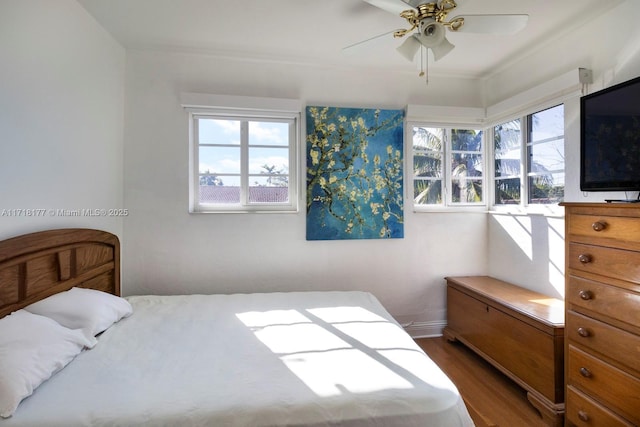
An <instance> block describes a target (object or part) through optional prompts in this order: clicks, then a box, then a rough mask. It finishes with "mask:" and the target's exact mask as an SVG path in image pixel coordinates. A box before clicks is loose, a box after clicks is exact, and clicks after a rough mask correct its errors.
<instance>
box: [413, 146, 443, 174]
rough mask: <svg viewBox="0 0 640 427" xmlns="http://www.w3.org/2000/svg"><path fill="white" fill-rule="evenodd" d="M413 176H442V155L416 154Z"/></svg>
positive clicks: (431, 153)
mask: <svg viewBox="0 0 640 427" xmlns="http://www.w3.org/2000/svg"><path fill="white" fill-rule="evenodd" d="M413 175H414V176H416V177H440V176H442V153H436V152H415V153H414V154H413Z"/></svg>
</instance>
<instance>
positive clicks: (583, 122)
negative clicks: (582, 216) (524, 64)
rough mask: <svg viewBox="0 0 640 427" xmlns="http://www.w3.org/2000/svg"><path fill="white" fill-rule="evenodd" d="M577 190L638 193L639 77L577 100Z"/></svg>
mask: <svg viewBox="0 0 640 427" xmlns="http://www.w3.org/2000/svg"><path fill="white" fill-rule="evenodd" d="M580 189H581V190H582V191H640V77H638V78H635V79H633V80H629V81H627V82H624V83H620V84H618V85H615V86H612V87H609V88H606V89H603V90H601V91H598V92H594V93H592V94H589V95H585V96H583V97H582V98H581V99H580ZM639 198H640V195H639Z"/></svg>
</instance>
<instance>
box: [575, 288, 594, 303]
mask: <svg viewBox="0 0 640 427" xmlns="http://www.w3.org/2000/svg"><path fill="white" fill-rule="evenodd" d="M578 295H580V298H581V299H583V300H585V301H588V300H590V299H592V298H593V294H592V293H591V291H585V290H584V289H583V290H581V291H580V292H579V293H578Z"/></svg>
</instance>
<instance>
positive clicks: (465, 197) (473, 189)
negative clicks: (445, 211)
mask: <svg viewBox="0 0 640 427" xmlns="http://www.w3.org/2000/svg"><path fill="white" fill-rule="evenodd" d="M451 184H452V185H451V190H452V191H451V193H452V195H451V197H452V199H453V203H481V202H482V180H481V179H462V178H461V179H456V178H454V179H452V180H451Z"/></svg>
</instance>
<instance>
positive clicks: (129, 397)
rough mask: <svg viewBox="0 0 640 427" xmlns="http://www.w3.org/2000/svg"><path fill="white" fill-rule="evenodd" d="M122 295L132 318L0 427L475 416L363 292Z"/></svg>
mask: <svg viewBox="0 0 640 427" xmlns="http://www.w3.org/2000/svg"><path fill="white" fill-rule="evenodd" d="M128 300H129V301H130V302H131V304H132V305H133V308H134V312H133V315H132V316H130V317H129V318H126V319H124V320H122V321H120V322H119V323H118V324H116V325H114V326H113V327H111V328H110V329H109V330H107V331H106V332H105V333H103V334H102V335H101V336H100V337H99V342H98V344H97V345H96V346H95V348H93V349H92V350H88V351H85V352H83V353H82V354H81V355H80V356H78V357H77V358H76V359H75V360H74V361H73V362H72V363H71V364H70V365H68V366H67V367H66V368H65V369H63V370H62V371H61V372H59V373H58V374H56V375H55V376H54V377H53V378H51V379H50V380H49V381H47V382H45V383H44V384H43V385H42V386H40V387H39V388H38V389H37V390H36V392H35V393H34V394H33V395H32V396H31V397H29V398H27V399H25V400H24V401H23V402H22V404H21V405H20V407H19V408H18V410H17V411H16V413H15V414H14V416H13V417H11V418H9V419H6V420H2V421H0V426H1V427H5V426H6V427H10V426H11V427H13V426H29V427H37V426H46V427H55V426H60V427H73V426H274V425H278V426H280V425H287V426H327V425H331V426H336V425H340V426H363V427H364V426H366V427H370V426H394V427H402V426H437V427H446V426H473V423H472V421H471V418H470V417H469V415H468V413H467V410H466V408H465V406H464V403H463V402H462V399H461V397H460V395H459V394H458V391H457V390H456V388H455V386H454V385H453V384H452V383H451V381H450V380H449V379H448V378H447V377H446V376H445V375H444V374H443V372H442V371H441V370H440V369H439V368H438V367H437V366H436V365H435V364H434V363H433V362H432V361H431V360H430V359H429V358H428V357H427V356H426V355H425V354H424V352H423V351H422V350H421V349H420V348H419V347H418V346H417V345H416V344H415V343H414V341H413V340H412V339H411V338H410V337H409V336H408V335H407V334H406V333H405V332H404V331H403V330H402V328H401V327H400V326H399V325H398V324H397V323H396V322H395V321H394V320H393V319H392V317H391V316H390V315H389V314H388V313H387V311H386V310H385V309H384V308H383V307H382V306H381V305H380V303H379V302H378V301H377V300H376V299H375V297H373V296H372V295H370V294H368V293H362V292H299V293H272V294H238V295H208V296H205V295H190V296H136V297H129V298H128Z"/></svg>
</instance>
